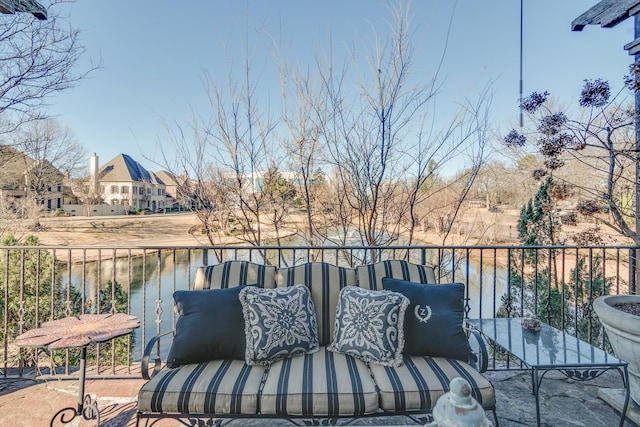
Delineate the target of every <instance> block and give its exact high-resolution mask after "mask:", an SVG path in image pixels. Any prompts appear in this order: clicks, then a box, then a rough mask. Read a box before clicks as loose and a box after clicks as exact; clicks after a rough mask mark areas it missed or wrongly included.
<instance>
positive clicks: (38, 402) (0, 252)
mask: <svg viewBox="0 0 640 427" xmlns="http://www.w3.org/2000/svg"><path fill="white" fill-rule="evenodd" d="M635 249H636V248H635V247H588V248H577V247H519V246H518V247H506V246H500V247H491V246H483V247H454V246H448V247H431V246H412V247H402V246H395V247H384V248H372V247H361V246H353V247H341V248H336V247H314V248H312V247H275V246H274V247H266V246H265V247H239V246H217V247H62V246H56V247H53V246H33V247H28V246H8V247H0V283H1V285H0V286H1V288H0V289H1V291H2V293H1V294H0V309H1V310H2V311H1V316H2V317H0V318H1V319H3V327H2V328H0V330H2V337H1V338H2V347H0V421H1V424H2V425H18V424H23V423H24V420H25V417H27V418H26V419H28V420H30V422H31V423H32V424H33V425H46V423H47V422H48V421H49V420H50V418H51V416H52V415H53V414H54V413H55V412H57V411H58V410H59V409H61V408H63V407H65V406H75V404H76V399H77V398H76V394H77V387H78V382H77V381H76V380H75V379H76V378H77V373H78V367H77V360H78V352H77V351H74V350H65V351H57V352H53V353H51V354H47V353H46V352H43V351H36V350H24V349H23V350H19V349H17V348H16V347H15V345H13V338H14V337H15V336H16V335H17V334H19V333H22V332H24V331H26V330H29V329H32V328H34V327H36V326H37V325H39V324H40V323H41V322H43V321H46V320H51V319H58V318H61V317H65V316H69V315H78V314H81V313H105V312H127V313H130V314H133V315H135V316H136V317H138V318H139V319H140V322H141V327H140V328H139V329H137V330H136V331H135V332H134V333H133V334H132V335H130V336H128V337H124V338H118V339H116V340H115V341H113V342H108V343H105V344H100V345H96V346H92V347H90V348H89V357H88V365H87V378H88V381H87V385H86V392H88V393H91V394H92V395H93V396H94V397H96V398H97V400H98V404H99V407H100V411H101V425H105V426H126V425H129V426H133V425H135V399H136V394H137V391H138V389H139V387H140V386H141V384H143V380H142V379H140V374H139V361H140V359H141V355H142V348H143V347H144V343H146V342H147V341H148V339H149V338H150V337H152V336H154V335H155V334H157V333H160V332H163V331H167V330H170V329H172V327H173V325H174V323H175V320H176V318H175V314H174V312H173V310H172V294H173V292H174V291H176V290H181V289H191V288H192V287H193V279H194V276H195V269H196V268H197V267H198V266H201V265H209V264H216V263H219V262H222V261H226V260H231V259H243V260H251V261H254V262H268V263H270V264H275V265H278V266H290V265H295V264H299V263H303V262H307V261H328V262H332V263H337V264H339V265H345V266H353V265H357V264H361V263H367V262H371V261H377V260H381V259H407V260H410V261H412V262H415V263H424V264H428V265H433V266H434V267H435V270H436V275H437V277H438V280H439V282H440V283H449V282H463V283H465V284H466V303H465V311H466V315H467V317H469V318H477V317H483V318H488V317H494V316H496V315H499V316H511V317H516V316H522V315H523V314H526V313H536V314H537V315H538V317H539V318H541V319H542V320H544V321H546V322H547V323H549V324H552V325H554V326H556V327H557V328H559V329H562V330H565V331H567V332H569V333H570V334H572V335H575V336H579V337H580V338H581V339H583V340H585V341H588V342H590V343H592V344H594V345H596V346H600V347H602V348H605V349H608V342H607V341H606V339H605V336H604V333H603V329H602V327H601V326H600V323H599V321H598V319H597V318H596V317H595V314H594V313H593V305H592V304H593V301H594V300H595V298H596V297H597V296H599V295H601V294H603V293H606V294H625V293H635V289H636V283H635V278H634V277H633V275H630V271H633V269H632V268H630V267H629V266H630V262H631V263H632V262H633V255H634V253H635ZM631 265H632V264H631ZM7 283H8V284H9V286H6V284H7ZM114 284H115V285H114ZM167 352H168V343H167V344H166V347H163V348H161V353H163V355H164V356H166V353H167ZM489 369H490V372H488V374H487V376H488V378H489V379H490V380H491V381H492V382H493V384H494V385H495V388H496V393H497V400H498V404H497V407H498V416H499V418H500V425H501V426H518V425H535V404H534V397H533V395H532V394H531V386H530V385H531V379H530V376H529V374H528V372H527V371H524V370H523V369H522V366H521V365H520V364H519V362H518V361H517V360H513V359H509V358H505V357H504V355H501V354H499V353H495V352H494V354H493V357H492V358H491V360H490V366H489ZM546 378H547V379H546V380H545V382H544V383H543V385H542V388H541V402H542V403H541V408H542V422H543V425H545V424H546V425H553V426H561V425H585V426H591V425H613V424H616V425H617V420H618V419H619V414H618V412H616V411H615V410H614V409H612V408H611V407H610V406H609V405H607V404H606V403H605V402H604V401H602V400H600V399H599V398H598V388H599V387H614V388H619V387H620V386H621V382H620V378H619V376H618V375H617V374H616V373H615V372H608V373H606V374H605V375H603V376H601V377H599V378H598V379H596V380H595V381H590V382H586V383H582V382H578V381H575V380H570V379H567V378H565V377H564V376H562V375H561V374H556V373H550V374H549V375H548V376H547V377H546ZM25 402H31V403H30V404H25ZM27 407H29V408H31V409H29V413H28V414H25V408H27ZM612 420H616V421H615V422H613V421H612ZM407 422H408V421H407V420H406V419H402V418H391V419H390V418H388V417H387V418H383V419H366V420H360V421H357V422H356V423H354V425H365V424H377V425H389V424H397V425H401V424H405V423H407ZM241 424H242V425H245V424H246V420H243V421H242V423H240V424H237V423H233V424H232V425H241ZM259 424H260V423H259V422H256V423H255V425H259ZM154 425H156V426H163V425H175V421H174V422H173V424H171V421H170V420H163V421H162V422H158V423H155V424H154ZM270 425H273V424H271V422H270ZM282 425H289V424H288V423H287V422H285V421H283V422H282ZM625 425H629V426H632V425H634V424H633V423H631V422H629V421H628V422H627V424H625Z"/></svg>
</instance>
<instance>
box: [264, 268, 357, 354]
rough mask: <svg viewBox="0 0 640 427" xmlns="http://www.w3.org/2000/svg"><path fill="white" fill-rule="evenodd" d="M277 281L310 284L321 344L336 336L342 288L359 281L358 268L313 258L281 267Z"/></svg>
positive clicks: (280, 283) (288, 284)
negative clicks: (335, 328) (309, 260)
mask: <svg viewBox="0 0 640 427" xmlns="http://www.w3.org/2000/svg"><path fill="white" fill-rule="evenodd" d="M276 283H277V285H278V287H284V286H293V285H298V284H304V285H307V287H308V288H309V289H310V290H311V298H312V299H313V303H314V305H315V309H316V317H317V319H318V341H319V342H320V345H329V344H330V343H331V341H332V340H333V329H334V324H335V321H336V309H337V307H338V296H339V295H340V289H342V288H344V287H345V286H351V285H355V284H356V271H355V270H354V269H353V268H346V267H337V266H335V265H332V264H328V263H323V262H309V263H306V264H301V265H297V266H295V267H288V268H281V269H279V270H278V273H277V276H276Z"/></svg>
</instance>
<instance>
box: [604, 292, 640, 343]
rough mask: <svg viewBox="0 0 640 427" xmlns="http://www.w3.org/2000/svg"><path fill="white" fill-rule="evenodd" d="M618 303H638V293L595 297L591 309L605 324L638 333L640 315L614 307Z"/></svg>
mask: <svg viewBox="0 0 640 427" xmlns="http://www.w3.org/2000/svg"><path fill="white" fill-rule="evenodd" d="M619 303H640V295H603V296H600V297H598V298H596V300H595V303H594V305H593V309H594V311H595V312H596V314H597V315H598V317H599V318H600V321H601V322H602V324H603V325H604V326H605V329H606V328H607V326H609V327H614V328H615V329H618V330H622V331H627V332H630V333H633V334H638V335H640V316H637V315H635V314H630V313H626V312H624V311H621V310H618V309H617V308H614V307H613V305H614V304H619Z"/></svg>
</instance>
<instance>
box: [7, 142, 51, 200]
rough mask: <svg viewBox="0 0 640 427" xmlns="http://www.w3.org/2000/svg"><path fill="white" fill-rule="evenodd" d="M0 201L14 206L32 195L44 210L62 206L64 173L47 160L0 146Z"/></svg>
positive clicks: (9, 147)
mask: <svg viewBox="0 0 640 427" xmlns="http://www.w3.org/2000/svg"><path fill="white" fill-rule="evenodd" d="M0 164H1V166H2V167H0V200H2V202H3V203H5V204H6V205H5V206H7V205H8V206H11V205H14V206H17V205H18V204H19V202H20V201H21V200H24V199H27V198H32V199H34V200H35V201H36V202H37V203H38V204H39V205H41V206H42V207H43V208H45V209H49V210H55V209H57V208H60V207H62V199H63V192H62V190H63V188H62V183H63V177H64V175H63V174H62V173H61V172H60V171H59V170H58V169H56V168H55V167H54V166H53V165H52V164H51V163H50V162H48V161H41V162H38V161H36V160H34V159H32V158H31V157H29V156H27V155H26V154H24V153H22V152H20V151H18V150H16V149H15V148H13V147H11V146H8V145H0Z"/></svg>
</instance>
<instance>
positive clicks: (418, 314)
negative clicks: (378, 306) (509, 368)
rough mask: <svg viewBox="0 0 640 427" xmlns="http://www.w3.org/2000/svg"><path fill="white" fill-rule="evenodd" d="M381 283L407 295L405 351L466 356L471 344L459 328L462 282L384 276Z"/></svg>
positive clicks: (461, 306) (464, 358) (443, 355)
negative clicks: (435, 282) (437, 282)
mask: <svg viewBox="0 0 640 427" xmlns="http://www.w3.org/2000/svg"><path fill="white" fill-rule="evenodd" d="M382 284H383V286H384V288H385V289H387V290H390V291H394V292H399V293H401V294H402V295H404V296H406V297H407V298H409V308H408V309H407V311H406V314H405V322H404V332H405V346H404V353H405V354H410V355H415V356H434V357H450V358H454V359H458V360H462V361H464V362H466V361H468V360H469V355H470V354H471V347H470V346H469V340H468V338H467V335H466V334H465V332H464V329H463V328H462V321H463V318H464V285H463V284H462V283H452V284H446V285H444V284H443V285H425V284H421V283H412V282H407V281H405V280H398V279H389V278H384V279H382Z"/></svg>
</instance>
